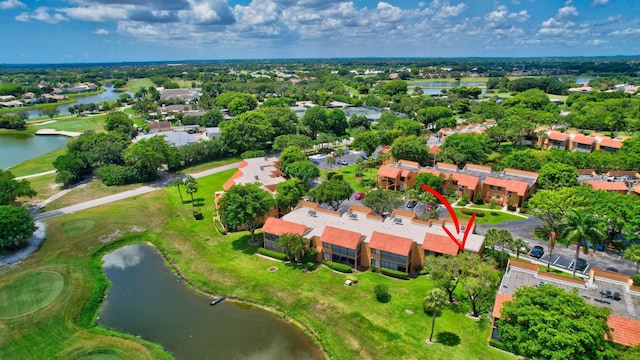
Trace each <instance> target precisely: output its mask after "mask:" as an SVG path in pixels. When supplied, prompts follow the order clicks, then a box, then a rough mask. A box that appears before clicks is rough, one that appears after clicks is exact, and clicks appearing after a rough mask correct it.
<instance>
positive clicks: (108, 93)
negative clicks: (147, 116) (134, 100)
mask: <svg viewBox="0 0 640 360" xmlns="http://www.w3.org/2000/svg"><path fill="white" fill-rule="evenodd" d="M102 88H103V89H104V92H102V93H100V94H96V95H89V96H80V97H77V98H76V100H77V101H76V102H74V103H71V104H64V105H60V106H57V108H58V110H60V115H66V114H69V110H68V109H69V107H71V106H73V105H78V104H92V103H93V104H97V103H99V102H102V101H107V100H117V99H118V98H119V97H120V95H122V94H125V93H127V94H129V95H132V96H133V93H132V92H128V91H127V92H122V91H116V90H115V89H114V87H113V85H105V86H103V87H102ZM40 111H41V110H29V111H27V113H28V114H29V119H33V118H35V117H38V116H42V115H41V114H40Z"/></svg>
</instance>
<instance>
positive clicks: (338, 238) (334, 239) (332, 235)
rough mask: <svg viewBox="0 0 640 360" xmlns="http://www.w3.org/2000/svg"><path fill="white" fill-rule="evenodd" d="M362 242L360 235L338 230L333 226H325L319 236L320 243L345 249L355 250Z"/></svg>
mask: <svg viewBox="0 0 640 360" xmlns="http://www.w3.org/2000/svg"><path fill="white" fill-rule="evenodd" d="M361 240H362V234H360V233H358V232H355V231H349V230H344V229H340V228H337V227H333V226H325V228H324V230H323V231H322V235H321V236H320V241H321V242H323V243H329V244H333V245H338V246H342V247H345V248H347V249H356V248H357V247H358V244H359V243H360V241H361Z"/></svg>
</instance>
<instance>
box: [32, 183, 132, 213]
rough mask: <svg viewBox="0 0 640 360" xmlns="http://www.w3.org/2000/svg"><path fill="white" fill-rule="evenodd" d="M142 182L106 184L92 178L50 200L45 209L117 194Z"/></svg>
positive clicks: (53, 208) (58, 207)
mask: <svg viewBox="0 0 640 360" xmlns="http://www.w3.org/2000/svg"><path fill="white" fill-rule="evenodd" d="M142 185H144V184H130V185H123V186H107V185H105V184H104V183H103V182H102V181H101V180H100V179H92V180H90V181H89V182H88V183H86V184H83V185H80V186H78V187H77V188H75V189H73V190H71V191H70V192H68V193H67V194H65V195H64V196H62V197H60V198H58V199H56V200H54V201H52V202H50V203H49V204H48V205H47V206H46V207H45V209H44V210H45V211H51V210H55V209H60V208H63V207H66V206H69V205H73V204H77V203H79V202H84V201H88V200H93V199H97V198H101V197H104V196H109V195H113V194H117V193H120V192H123V191H127V190H132V189H137V188H139V187H140V186H142Z"/></svg>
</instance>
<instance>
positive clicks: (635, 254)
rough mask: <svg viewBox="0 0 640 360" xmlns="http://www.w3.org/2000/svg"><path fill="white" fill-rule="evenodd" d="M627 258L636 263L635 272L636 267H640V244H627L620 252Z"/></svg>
mask: <svg viewBox="0 0 640 360" xmlns="http://www.w3.org/2000/svg"><path fill="white" fill-rule="evenodd" d="M622 257H624V258H625V259H627V260H631V261H634V262H635V263H636V274H637V273H638V267H640V245H631V246H629V247H628V248H627V249H626V250H625V251H624V253H623V254H622Z"/></svg>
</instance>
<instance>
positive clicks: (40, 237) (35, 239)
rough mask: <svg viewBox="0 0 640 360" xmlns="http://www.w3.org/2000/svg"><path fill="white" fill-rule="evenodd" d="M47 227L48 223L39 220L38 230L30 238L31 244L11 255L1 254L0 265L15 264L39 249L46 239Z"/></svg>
mask: <svg viewBox="0 0 640 360" xmlns="http://www.w3.org/2000/svg"><path fill="white" fill-rule="evenodd" d="M46 228H47V224H45V223H43V222H39V221H38V222H36V231H35V232H34V233H33V236H32V237H31V239H29V242H28V244H29V245H27V247H26V248H24V249H21V250H18V251H16V252H14V253H12V254H11V255H0V267H3V266H7V265H10V264H15V263H17V262H19V261H20V260H22V259H24V258H26V257H27V256H29V255H31V254H32V253H34V252H35V251H36V250H38V248H39V247H40V244H42V242H43V241H44V238H45V230H46Z"/></svg>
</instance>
